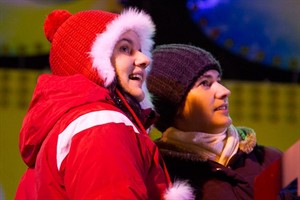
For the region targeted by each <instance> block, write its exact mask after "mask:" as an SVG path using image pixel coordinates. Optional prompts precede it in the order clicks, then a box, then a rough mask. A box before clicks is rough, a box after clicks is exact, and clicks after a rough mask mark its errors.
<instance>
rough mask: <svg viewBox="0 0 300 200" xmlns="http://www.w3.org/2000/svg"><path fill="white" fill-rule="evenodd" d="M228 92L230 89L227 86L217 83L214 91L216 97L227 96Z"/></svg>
mask: <svg viewBox="0 0 300 200" xmlns="http://www.w3.org/2000/svg"><path fill="white" fill-rule="evenodd" d="M230 94H231V91H230V90H229V89H228V88H227V87H225V86H224V85H222V84H221V83H218V90H217V92H216V98H219V99H225V98H228V97H229V95H230Z"/></svg>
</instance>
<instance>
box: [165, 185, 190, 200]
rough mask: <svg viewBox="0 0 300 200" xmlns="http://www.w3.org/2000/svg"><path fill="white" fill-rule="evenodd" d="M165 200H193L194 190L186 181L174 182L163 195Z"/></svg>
mask: <svg viewBox="0 0 300 200" xmlns="http://www.w3.org/2000/svg"><path fill="white" fill-rule="evenodd" d="M164 199H165V200H179V199H180V200H194V199H195V195H194V189H193V188H192V187H191V186H190V185H189V184H188V182H187V181H175V182H174V184H173V186H172V187H171V188H169V189H168V190H167V192H166V194H165V195H164Z"/></svg>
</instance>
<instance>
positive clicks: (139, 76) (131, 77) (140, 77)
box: [129, 74, 143, 80]
mask: <svg viewBox="0 0 300 200" xmlns="http://www.w3.org/2000/svg"><path fill="white" fill-rule="evenodd" d="M129 78H130V79H132V80H142V79H143V77H142V76H141V75H139V74H130V75H129Z"/></svg>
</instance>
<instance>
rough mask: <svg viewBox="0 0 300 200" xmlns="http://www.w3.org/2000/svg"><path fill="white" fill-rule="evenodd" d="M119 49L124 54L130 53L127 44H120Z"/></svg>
mask: <svg viewBox="0 0 300 200" xmlns="http://www.w3.org/2000/svg"><path fill="white" fill-rule="evenodd" d="M120 51H121V52H123V53H126V54H131V48H130V47H129V46H128V45H122V46H120Z"/></svg>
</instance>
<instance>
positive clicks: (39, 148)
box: [15, 75, 169, 200]
mask: <svg viewBox="0 0 300 200" xmlns="http://www.w3.org/2000/svg"><path fill="white" fill-rule="evenodd" d="M20 151H21V155H22V158H23V160H24V162H25V163H26V165H27V166H28V170H27V172H26V173H25V174H24V175H23V177H22V179H21V181H20V184H19V187H18V190H17V193H16V198H15V199H22V200H23V199H43V200H44V199H55V200H59V199H74V200H75V199H105V200H109V199H114V200H115V199H162V198H163V194H164V193H165V191H166V189H167V188H168V187H169V180H168V176H167V175H166V171H165V168H164V164H163V161H162V160H161V159H160V156H159V153H158V149H157V147H156V146H155V144H154V143H153V142H152V141H151V139H150V138H149V137H148V136H147V135H145V134H141V133H140V130H139V129H138V128H137V127H136V126H135V125H134V124H133V123H132V122H131V121H130V120H129V119H128V118H127V117H126V116H125V115H124V114H123V113H122V111H121V110H120V109H118V108H117V107H116V106H115V105H114V103H113V102H112V101H111V100H110V96H109V92H108V90H107V89H105V88H103V87H100V86H98V85H96V84H95V83H93V82H91V81H89V80H88V79H86V78H85V77H84V76H82V75H74V76H70V77H59V76H52V75H42V76H41V77H40V78H39V80H38V83H37V87H36V88H35V91H34V94H33V99H32V102H31V105H30V108H29V111H28V113H27V115H26V116H25V119H24V122H23V125H22V129H21V133H20Z"/></svg>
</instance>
